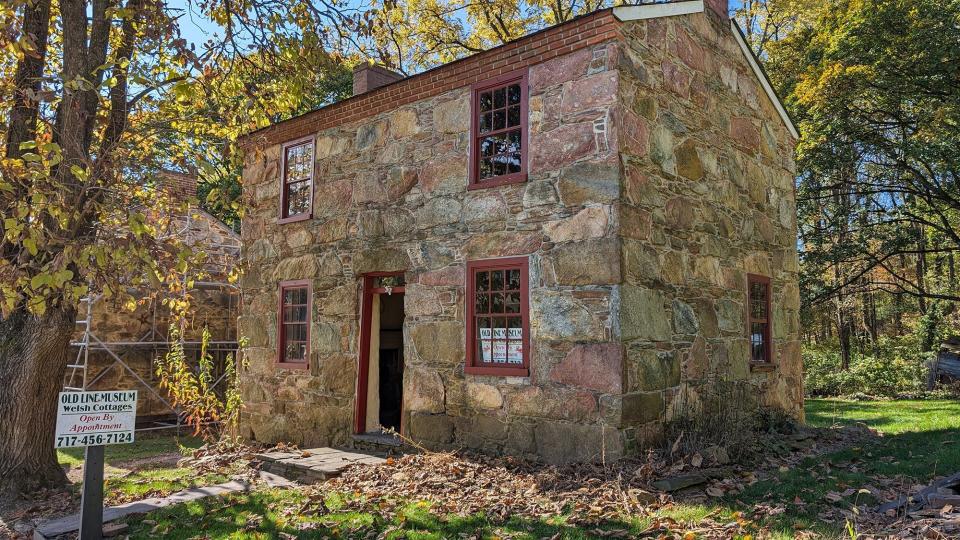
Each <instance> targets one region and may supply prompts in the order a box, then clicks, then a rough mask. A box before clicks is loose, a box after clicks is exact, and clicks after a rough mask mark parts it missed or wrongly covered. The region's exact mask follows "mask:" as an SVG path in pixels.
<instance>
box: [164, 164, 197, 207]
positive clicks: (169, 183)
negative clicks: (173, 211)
mask: <svg viewBox="0 0 960 540" xmlns="http://www.w3.org/2000/svg"><path fill="white" fill-rule="evenodd" d="M158 176H159V177H160V188H161V189H163V190H164V191H166V192H167V193H168V194H170V197H172V198H173V199H174V200H175V201H178V202H187V201H189V200H190V199H195V198H196V197H197V175H196V174H187V173H182V172H177V171H167V170H163V171H160V173H159V175H158Z"/></svg>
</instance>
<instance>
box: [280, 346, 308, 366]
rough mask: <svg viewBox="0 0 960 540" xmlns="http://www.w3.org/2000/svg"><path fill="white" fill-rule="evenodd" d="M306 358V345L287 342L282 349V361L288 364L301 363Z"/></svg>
mask: <svg viewBox="0 0 960 540" xmlns="http://www.w3.org/2000/svg"><path fill="white" fill-rule="evenodd" d="M306 357H307V344H306V343H304V342H302V341H300V342H287V344H286V347H284V358H283V359H284V360H286V361H288V362H303V361H304V359H305V358H306Z"/></svg>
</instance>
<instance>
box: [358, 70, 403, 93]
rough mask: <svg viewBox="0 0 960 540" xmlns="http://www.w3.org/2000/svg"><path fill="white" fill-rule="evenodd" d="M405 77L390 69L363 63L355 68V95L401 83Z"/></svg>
mask: <svg viewBox="0 0 960 540" xmlns="http://www.w3.org/2000/svg"><path fill="white" fill-rule="evenodd" d="M402 78H403V75H401V74H399V73H396V72H393V71H390V70H389V69H387V68H385V67H382V66H378V65H374V64H370V63H368V62H363V63H362V64H357V67H355V68H353V95H355V96H357V95H360V94H364V93H367V92H369V91H371V90H373V89H375V88H380V87H381V86H384V85H387V84H390V83H392V82H396V81H399V80H400V79H402Z"/></svg>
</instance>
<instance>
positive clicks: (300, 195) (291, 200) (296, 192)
mask: <svg viewBox="0 0 960 540" xmlns="http://www.w3.org/2000/svg"><path fill="white" fill-rule="evenodd" d="M309 209H310V181H309V180H306V181H302V182H296V183H293V184H288V185H287V209H286V210H287V212H286V215H287V216H294V215H297V214H302V213H304V212H307V211H308V210H309Z"/></svg>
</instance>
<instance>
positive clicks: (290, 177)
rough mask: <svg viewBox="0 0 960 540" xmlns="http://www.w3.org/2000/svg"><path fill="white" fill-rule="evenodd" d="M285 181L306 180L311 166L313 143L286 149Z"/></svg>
mask: <svg viewBox="0 0 960 540" xmlns="http://www.w3.org/2000/svg"><path fill="white" fill-rule="evenodd" d="M285 167H286V170H285V171H284V181H285V182H288V183H289V182H296V181H298V180H307V179H309V178H310V177H311V173H312V170H311V169H312V167H313V144H301V145H298V146H291V147H289V148H287V149H286V166H285Z"/></svg>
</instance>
